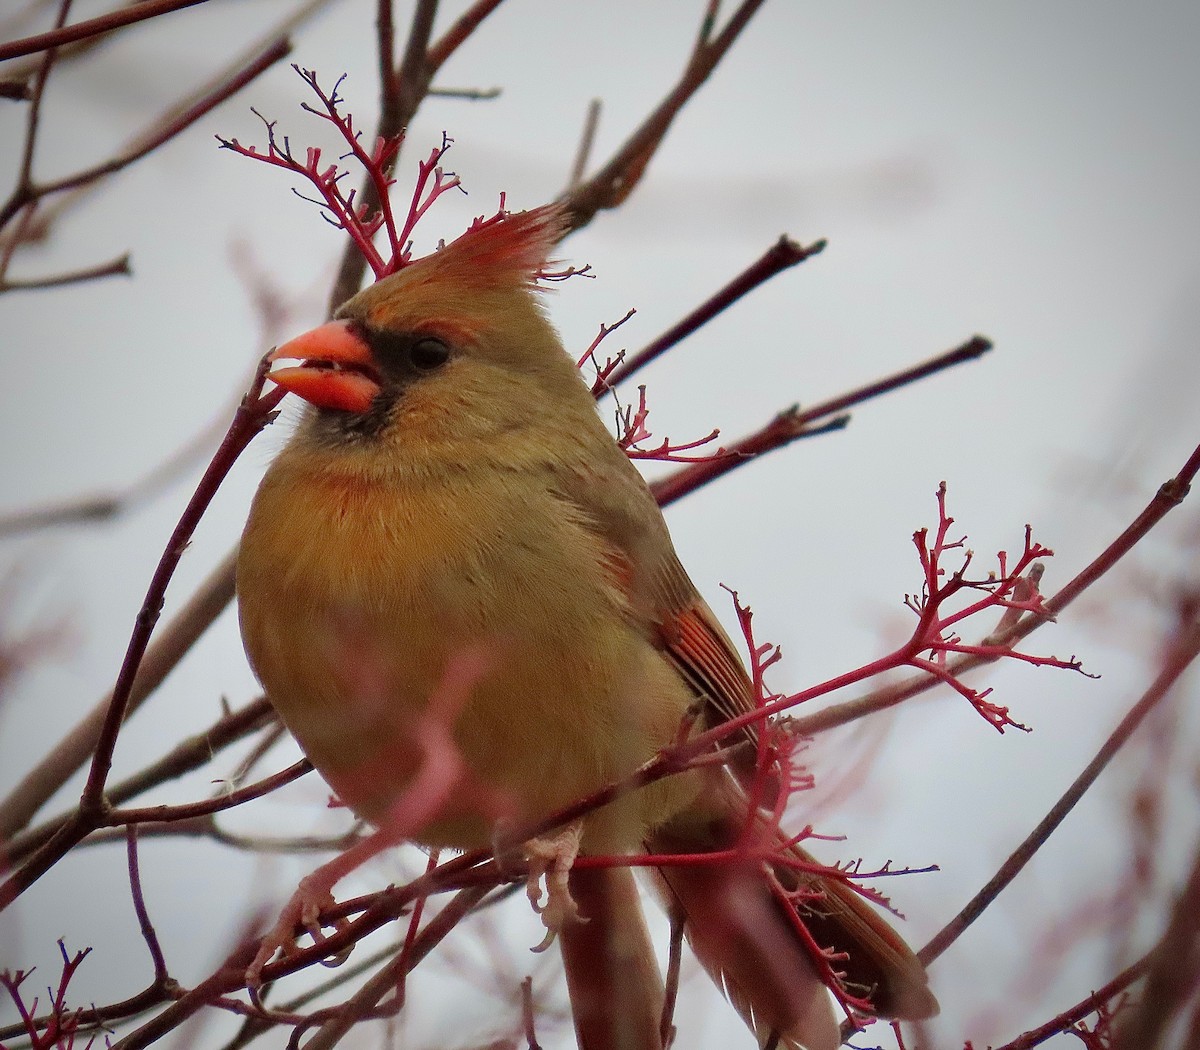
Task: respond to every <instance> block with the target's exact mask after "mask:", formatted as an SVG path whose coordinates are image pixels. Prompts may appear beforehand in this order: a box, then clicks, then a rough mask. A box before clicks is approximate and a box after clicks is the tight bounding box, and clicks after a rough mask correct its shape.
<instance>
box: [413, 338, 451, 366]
mask: <svg viewBox="0 0 1200 1050" xmlns="http://www.w3.org/2000/svg"><path fill="white" fill-rule="evenodd" d="M408 358H409V360H410V361H412V363H413V366H414V367H415V368H417V369H419V370H420V371H422V372H432V371H433V370H434V369H435V368H441V367H442V365H444V364H445V363H446V362H447V361H449V360H450V347H448V346H447V345H446V344H445V343H443V342H442V341H441V340H440V339H434V338H432V337H431V336H423V337H422V338H420V339H418V340H417V341H416V342H415V343H413V344H412V346H411V348H410V349H409V351H408Z"/></svg>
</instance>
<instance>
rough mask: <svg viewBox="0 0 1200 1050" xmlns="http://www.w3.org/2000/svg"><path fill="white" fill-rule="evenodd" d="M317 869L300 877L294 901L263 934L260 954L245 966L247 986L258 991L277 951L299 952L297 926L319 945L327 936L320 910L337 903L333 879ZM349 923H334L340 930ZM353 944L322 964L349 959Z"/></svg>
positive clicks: (293, 897)
mask: <svg viewBox="0 0 1200 1050" xmlns="http://www.w3.org/2000/svg"><path fill="white" fill-rule="evenodd" d="M334 881H336V879H334V880H332V881H331V880H330V878H329V877H328V876H327V875H326V874H325V873H324V871H323V869H321V868H318V869H317V870H316V871H314V872H313V873H312V874H311V875H307V876H305V877H304V878H303V879H301V880H300V884H299V885H298V886H297V887H296V892H295V893H293V894H292V897H291V900H289V901H288V902H287V904H285V905H284V907H283V911H282V912H281V913H280V915H279V919H278V921H276V923H275V925H274V926H272V927H271V929H269V930H268V931H267V932H266V934H264V936H263V939H262V941H261V943H260V945H259V949H258V954H257V955H255V957H254V961H253V962H252V963H251V964H250V965H249V966H248V967H247V968H246V987H247V988H249V989H250V990H251V992H256V991H257V989H258V987H259V986H260V985H261V984H262V971H263V967H264V966H266V965H267V963H269V962H270V961H271V960H272V959H273V958H274V957H275V953H276V952H282V953H283V957H284V958H285V959H286V958H290V957H291V956H293V955H295V954H296V953H297V952H299V951H300V946H299V945H298V944H297V943H296V927H297V926H299V927H302V928H303V929H305V930H307V931H308V934H309V936H310V937H312V939H313V942H314V943H315V944H320V943H321V942H322V941H325V940H327V939H328V938H327V937H326V935H325V931H324V928H323V926H322V924H321V912H322V911H324V910H325V909H328V908H332V907H333V906H334V905H335V904H336V903H337V902H336V901H335V900H334V899H333V893H332V888H333V882H334ZM347 925H348V922H347V920H346V919H335V920H334V921H333V923H332V926H333V928H334V929H335V930H337V931H341V930H343V929H345V927H346V926H347ZM352 947H353V945H348V946H347V947H345V948H343V949H341V950H340V951H339V952H337V953H336V954H334V955H331V956H330V957H328V958H326V959H322V960H321V964H322V965H323V966H340V965H341V964H342V963H344V962H345V961H346V958H347V957H348V956H349V954H350V950H351V948H352Z"/></svg>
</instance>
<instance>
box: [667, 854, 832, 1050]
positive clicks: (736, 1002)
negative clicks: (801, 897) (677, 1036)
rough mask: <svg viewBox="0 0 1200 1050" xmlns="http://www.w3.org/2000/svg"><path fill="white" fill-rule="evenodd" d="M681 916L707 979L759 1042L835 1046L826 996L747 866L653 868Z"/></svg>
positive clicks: (811, 1048)
mask: <svg viewBox="0 0 1200 1050" xmlns="http://www.w3.org/2000/svg"><path fill="white" fill-rule="evenodd" d="M658 878H659V880H660V884H661V886H662V887H663V888H664V889H665V892H666V894H667V895H668V896H669V899H672V900H674V901H675V902H676V903H677V904H678V905H679V907H680V908H681V909H682V910H683V913H684V915H685V916H686V923H687V924H686V926H685V932H686V934H687V938H688V943H689V944H690V945H691V947H692V951H693V952H695V954H696V957H697V958H698V959H699V960H700V963H701V964H702V965H703V966H704V968H705V970H707V971H708V974H709V976H710V977H711V978H712V979H713V982H714V983H715V984H716V985H717V986H718V987H719V988H720V989H721V990H722V992H724V994H725V997H726V998H727V999H728V1000H729V1002H730V1003H731V1004H732V1006H733V1007H734V1009H736V1010H737V1012H738V1013H739V1014H740V1015H741V1016H742V1019H743V1020H744V1021H745V1022H746V1024H747V1025H748V1026H749V1027H750V1029H751V1030H752V1031H753V1032H754V1033H755V1034H756V1036H757V1037H758V1041H759V1045H760V1046H763V1045H766V1044H767V1042H768V1041H769V1040H770V1039H772V1038H773V1037H774V1036H776V1035H778V1045H779V1046H781V1047H787V1048H796V1050H800V1048H804V1050H836V1048H837V1047H838V1045H839V1044H840V1043H841V1036H840V1035H839V1033H838V1024H837V1019H836V1017H835V1015H834V1012H833V1000H832V999H831V998H830V996H829V992H828V991H827V990H826V988H825V984H824V982H823V981H822V980H821V978H820V976H819V975H818V974H817V970H816V968H815V967H814V965H813V963H812V960H811V959H810V958H809V956H808V953H807V952H806V950H805V949H804V947H803V946H802V945H801V944H800V943H799V941H798V940H797V938H796V936H795V933H794V932H793V931H792V930H791V929H790V928H789V927H788V925H787V921H786V917H785V916H784V915H783V913H782V910H781V909H780V907H779V905H778V904H777V903H776V901H775V900H774V898H773V897H772V895H771V892H770V889H769V888H768V884H767V882H766V880H765V879H764V878H763V877H762V872H761V870H758V868H757V866H756V865H753V864H739V865H732V864H720V865H694V866H686V867H684V866H670V867H663V868H660V869H658Z"/></svg>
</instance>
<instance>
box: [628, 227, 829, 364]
mask: <svg viewBox="0 0 1200 1050" xmlns="http://www.w3.org/2000/svg"><path fill="white" fill-rule="evenodd" d="M824 249H825V241H814V242H813V243H812V244H810V245H807V246H804V245H801V244H797V243H796V242H795V241H793V240H792V239H791V238H790V237H788V236H786V235H785V236H782V237H780V238H779V240H778V241H776V242H775V243H774V244H773V245H771V247H770V248H768V249H767V251H766V253H765V254H764V255H763V256H762V257H761V258H760V259H758V260H757V261H756V262H754V263H752V264H751V265H750V266H749V267H747V268H746V269H745V270H744V271H743V272H742V273H740V274H739V275H738V276H737V277H735V278H734V279H733V280H732V281H730V282H729V283H728V284H727V285H725V287H724V288H722V289H721V290H720V291H719V292H717V293H716V294H715V295H713V296H712V297H711V298H709V299H708V300H706V301H705V302H704V303H702V304H701V305H700V306H698V307H696V309H695V310H693V311H692V312H691V313H690V314H688V315H687V316H686V317H684V318H683V319H682V320H680V321H678V322H677V323H676V324H673V325H672V326H671V327H670V328H668V329H667V330H666V331H665V332H663V334H662V335H660V336H659V337H658V338H657V339H655V340H653V341H652V342H651V343H649V344H648V345H647V346H645V347H643V348H642V349H641V350H639V351H638V352H637V353H636V354H633V355H631V356H629V357H627V358H625V360H624V362H623V363H622V364H620V365H619V366H618V367H617V368H615V369H613V371H612V372H611V373H610V374H609V375H607V376H606V377H605V386H606V387H614V386H616V385H617V384H618V383H622V382H624V381H625V380H626V379H628V378H629V377H630V376H632V375H633V374H634V373H635V372H638V371H640V370H641V369H642V368H645V367H646V365H648V364H649V363H650V362H651V361H654V360H655V359H656V358H658V357H660V356H662V354H664V353H665V352H666V351H667V350H669V349H671V347H673V346H675V344H676V343H680V342H682V341H683V340H684V339H686V338H687V337H688V336H689V335H691V334H692V333H693V332H694V331H696V329H697V328H700V327H701V326H702V325H705V324H707V323H708V322H709V321H711V320H712V319H713V318H714V317H716V316H717V315H718V314H720V313H722V312H723V311H724V310H726V309H728V308H729V307H730V306H732V305H733V304H734V303H736V302H737V301H738V300H739V299H741V298H743V297H744V296H745V295H747V294H748V293H749V292H751V291H753V290H754V289H755V288H757V287H758V286H759V285H760V284H763V283H765V282H766V281H769V280H770V279H771V278H772V277H774V276H775V275H776V274H778V273H782V272H783V271H784V270H787V269H790V268H791V267H793V266H796V265H798V264H799V263H802V262H804V260H805V259H808V258H811V257H812V256H814V255H816V254H818V253H819V252H822V251H824Z"/></svg>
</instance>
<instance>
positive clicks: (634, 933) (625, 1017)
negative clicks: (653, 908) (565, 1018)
mask: <svg viewBox="0 0 1200 1050" xmlns="http://www.w3.org/2000/svg"><path fill="white" fill-rule="evenodd" d="M569 886H570V890H571V897H572V899H573V900H574V901H575V906H576V907H577V908H578V909H579V917H580V919H582V921H581V922H568V923H567V924H566V925H564V926H563V928H562V929H561V930H560V931H559V938H560V943H561V945H562V954H563V965H564V968H565V969H566V973H567V991H568V993H569V994H570V997H571V1013H572V1015H573V1016H574V1019H575V1034H576V1037H577V1039H578V1043H579V1047H580V1050H662V1039H661V1035H660V1032H659V1026H660V1024H661V1023H662V1008H663V983H662V977H661V975H660V974H659V969H658V964H657V962H656V961H655V958H654V949H653V947H652V945H651V943H650V935H649V932H648V931H647V929H646V921H645V918H644V916H643V914H642V905H641V898H640V896H639V894H638V888H637V884H636V883H635V882H634V878H633V873H632V872H631V871H630V870H629V868H624V867H616V868H574V869H572V871H571V875H570V881H569Z"/></svg>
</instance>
